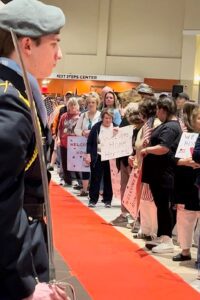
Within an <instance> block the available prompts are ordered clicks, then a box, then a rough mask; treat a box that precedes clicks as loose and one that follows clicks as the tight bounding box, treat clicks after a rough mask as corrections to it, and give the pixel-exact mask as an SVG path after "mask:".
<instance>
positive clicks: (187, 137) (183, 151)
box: [175, 132, 199, 158]
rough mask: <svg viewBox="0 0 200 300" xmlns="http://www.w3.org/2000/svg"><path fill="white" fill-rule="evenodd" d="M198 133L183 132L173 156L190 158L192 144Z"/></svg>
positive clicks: (192, 149) (192, 148) (193, 144)
mask: <svg viewBox="0 0 200 300" xmlns="http://www.w3.org/2000/svg"><path fill="white" fill-rule="evenodd" d="M198 136H199V134H198V133H191V132H183V133H182V136H181V139H180V142H179V144H178V148H177V150H176V155H175V157H177V158H190V157H192V153H193V151H194V146H195V143H196V140H197V138H198Z"/></svg>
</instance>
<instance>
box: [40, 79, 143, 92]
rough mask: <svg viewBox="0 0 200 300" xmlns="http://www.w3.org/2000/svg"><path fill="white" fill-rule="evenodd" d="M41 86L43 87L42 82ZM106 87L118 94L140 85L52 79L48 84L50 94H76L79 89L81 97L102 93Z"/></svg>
mask: <svg viewBox="0 0 200 300" xmlns="http://www.w3.org/2000/svg"><path fill="white" fill-rule="evenodd" d="M39 84H40V86H42V81H41V80H40V81H39ZM106 85H108V86H110V87H111V88H112V89H113V90H114V91H116V92H122V91H126V90H130V89H132V88H134V87H136V86H137V85H138V83H132V82H112V81H109V82H108V81H91V80H88V81H87V80H85V81H84V80H63V79H52V80H51V81H50V83H49V84H48V93H49V94H61V95H64V94H65V93H66V92H67V91H72V92H74V93H75V92H76V89H77V93H78V94H79V95H80V94H83V93H88V92H90V91H97V92H101V89H102V88H103V87H104V86H106Z"/></svg>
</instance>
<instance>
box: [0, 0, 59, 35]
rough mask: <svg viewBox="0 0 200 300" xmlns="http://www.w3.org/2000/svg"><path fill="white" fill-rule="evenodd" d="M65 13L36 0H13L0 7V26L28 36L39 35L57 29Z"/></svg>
mask: <svg viewBox="0 0 200 300" xmlns="http://www.w3.org/2000/svg"><path fill="white" fill-rule="evenodd" d="M64 24H65V15H64V13H63V12H62V10H61V9H60V8H58V7H56V6H51V5H46V4H44V3H42V2H41V1H38V0H13V1H11V2H9V3H8V4H6V5H4V6H3V7H1V9H0V28H2V29H4V30H7V31H9V30H10V29H11V28H12V29H13V30H14V31H15V33H16V34H18V35H20V36H28V37H40V36H43V35H47V34H51V33H54V32H57V31H59V29H60V28H62V27H63V26H64Z"/></svg>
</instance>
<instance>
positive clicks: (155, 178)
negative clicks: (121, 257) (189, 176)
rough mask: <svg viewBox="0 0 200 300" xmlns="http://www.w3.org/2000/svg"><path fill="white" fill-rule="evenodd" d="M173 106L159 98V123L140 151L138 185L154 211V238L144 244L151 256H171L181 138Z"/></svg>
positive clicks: (169, 100)
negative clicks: (149, 195) (147, 192)
mask: <svg viewBox="0 0 200 300" xmlns="http://www.w3.org/2000/svg"><path fill="white" fill-rule="evenodd" d="M175 113H176V106H175V103H174V101H173V100H172V99H170V98H167V97H165V98H163V99H160V100H158V103H157V117H158V118H159V119H160V121H161V122H163V123H162V124H161V125H160V126H158V127H157V128H155V129H154V131H153V132H152V135H151V139H150V145H149V146H148V147H147V148H145V149H143V150H141V155H142V156H143V157H144V160H143V175H142V182H145V183H148V184H149V186H150V189H151V192H152V195H153V198H154V201H155V204H156V207H157V218H158V233H157V236H158V237H157V238H156V239H155V240H153V241H151V242H148V243H146V247H147V248H148V249H152V251H153V252H155V253H166V252H173V250H174V246H173V243H172V239H171V237H172V226H173V219H172V212H171V208H170V205H171V203H172V201H173V189H174V173H175V166H176V162H175V159H174V156H175V152H176V149H177V146H178V143H179V140H180V137H181V128H180V125H179V122H178V121H177V118H176V116H175Z"/></svg>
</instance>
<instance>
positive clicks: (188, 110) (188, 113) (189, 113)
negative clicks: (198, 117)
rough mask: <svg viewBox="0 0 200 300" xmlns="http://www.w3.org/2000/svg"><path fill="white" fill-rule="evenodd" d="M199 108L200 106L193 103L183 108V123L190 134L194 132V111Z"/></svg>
mask: <svg viewBox="0 0 200 300" xmlns="http://www.w3.org/2000/svg"><path fill="white" fill-rule="evenodd" d="M198 107H199V106H198V104H197V103H195V102H191V101H187V102H185V104H184V106H183V122H184V125H185V126H186V127H187V130H188V131H189V132H193V131H194V128H193V123H192V121H193V120H192V118H193V116H194V115H195V114H194V110H195V109H197V108H198Z"/></svg>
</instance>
